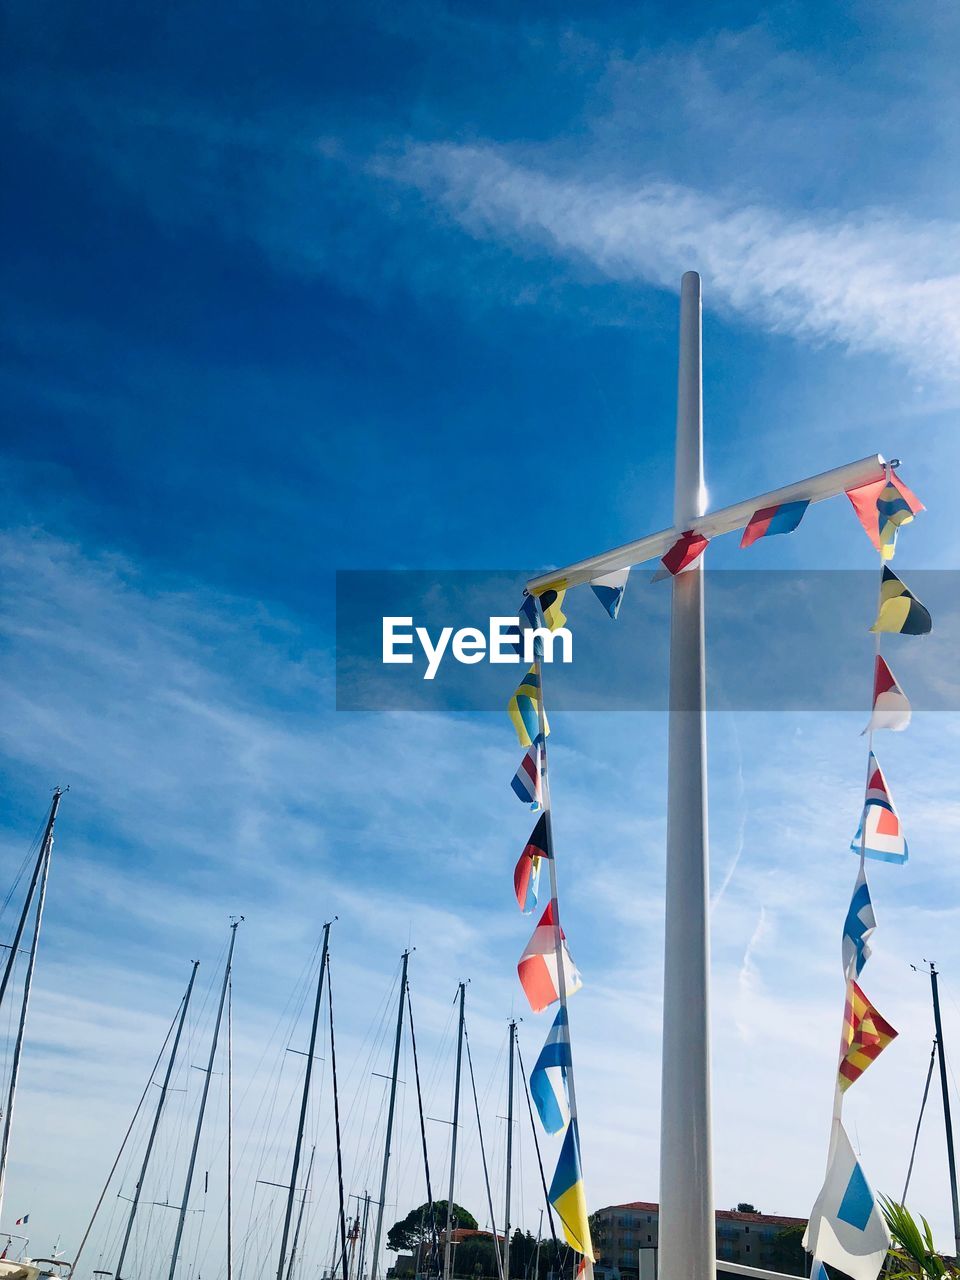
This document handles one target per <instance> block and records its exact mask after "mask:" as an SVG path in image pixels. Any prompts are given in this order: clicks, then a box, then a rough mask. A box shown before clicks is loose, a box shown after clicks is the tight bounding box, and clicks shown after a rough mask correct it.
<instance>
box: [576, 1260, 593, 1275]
mask: <svg viewBox="0 0 960 1280" xmlns="http://www.w3.org/2000/svg"><path fill="white" fill-rule="evenodd" d="M577 1280H593V1263H592V1262H591V1261H590V1259H589V1258H581V1259H580V1261H579V1263H578V1264H577Z"/></svg>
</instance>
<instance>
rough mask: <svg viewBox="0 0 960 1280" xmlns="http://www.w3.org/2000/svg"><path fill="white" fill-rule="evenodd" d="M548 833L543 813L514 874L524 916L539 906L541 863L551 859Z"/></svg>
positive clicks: (514, 882) (514, 884) (516, 890)
mask: <svg viewBox="0 0 960 1280" xmlns="http://www.w3.org/2000/svg"><path fill="white" fill-rule="evenodd" d="M548 831H549V828H548V825H547V815H546V814H545V813H541V815H540V817H539V818H538V819H537V825H536V826H535V827H534V829H533V834H532V835H531V836H530V839H529V840H528V841H527V843H526V845H525V847H524V850H523V853H521V855H520V861H519V862H518V863H517V866H516V869H515V870H514V873H513V888H514V892H515V893H516V895H517V903H518V904H519V907H520V910H521V911H522V912H523V913H524V915H529V913H530V912H531V911H532V910H533V908H534V907H535V906H536V905H537V895H538V894H539V892H540V861H541V859H543V858H549V857H550V840H549V836H548Z"/></svg>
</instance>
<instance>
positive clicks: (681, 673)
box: [659, 271, 716, 1280]
mask: <svg viewBox="0 0 960 1280" xmlns="http://www.w3.org/2000/svg"><path fill="white" fill-rule="evenodd" d="M704 504H705V492H704V487H703V382H702V373H701V304H700V277H699V276H698V275H697V273H696V272H695V271H688V272H686V273H685V275H684V277H683V280H682V281H681V285H680V360H679V371H678V380H677V442H676V476H675V484H674V525H675V527H676V528H677V529H678V530H680V531H683V530H685V529H689V528H690V526H691V523H692V521H693V520H695V519H696V518H697V517H698V516H701V515H702V514H703V510H704ZM708 877H709V868H708V843H707V729H706V698H705V664H704V625H703V569H702V566H701V562H700V561H698V562H697V563H696V565H695V566H694V567H693V568H691V569H690V570H688V571H687V572H685V573H680V574H677V576H676V577H675V578H674V579H673V602H672V613H671V622H670V720H669V748H668V784H667V879H666V929H665V945H664V981H663V1061H662V1073H663V1074H662V1093H661V1106H660V1251H659V1253H660V1256H659V1263H660V1268H659V1270H660V1280H714V1276H715V1274H716V1223H715V1219H714V1209H713V1167H712V1154H711V1116H710V996H709V990H710V987H709V968H710V941H709V933H708V920H709V915H708V904H709V888H708Z"/></svg>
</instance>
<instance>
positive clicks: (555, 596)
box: [537, 587, 567, 631]
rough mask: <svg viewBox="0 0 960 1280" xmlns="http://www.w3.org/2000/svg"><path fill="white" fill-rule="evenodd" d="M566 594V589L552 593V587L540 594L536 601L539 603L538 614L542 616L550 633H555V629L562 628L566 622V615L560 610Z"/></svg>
mask: <svg viewBox="0 0 960 1280" xmlns="http://www.w3.org/2000/svg"><path fill="white" fill-rule="evenodd" d="M566 594H567V592H566V589H564V590H562V591H554V590H553V588H552V587H550V588H548V589H547V590H546V591H543V592H541V594H540V595H539V596H537V599H538V600H539V602H540V612H541V613H542V614H543V620H544V622H545V623H546V624H547V626H548V627H549V628H550V630H551V631H556V629H557V627H562V626H563V624H564V623H565V622H566V620H567V615H566V614H565V613H564V612H563V609H562V608H561V606H562V604H563V597H564V596H565V595H566Z"/></svg>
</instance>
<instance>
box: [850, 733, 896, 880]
mask: <svg viewBox="0 0 960 1280" xmlns="http://www.w3.org/2000/svg"><path fill="white" fill-rule="evenodd" d="M868 773H869V777H868V778H867V793H866V796H865V797H864V801H863V813H862V815H861V817H860V826H859V827H858V828H857V834H856V835H855V836H854V837H853V839H852V840H851V841H850V848H851V850H852V851H853V852H854V853H860V852H861V851H862V852H863V856H864V857H865V858H876V859H877V861H878V862H906V860H907V852H908V850H907V840H906V837H905V836H904V834H903V824H902V823H901V821H900V815H899V814H898V813H897V809H896V806H895V805H894V803H893V797H892V796H891V795H890V788H889V787H888V786H887V780H886V778H885V777H884V776H883V770H882V769H881V768H880V765H879V763H878V762H877V757H876V756H875V755H874V754H873V752H872V751H871V752H870V765H869V769H868Z"/></svg>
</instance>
